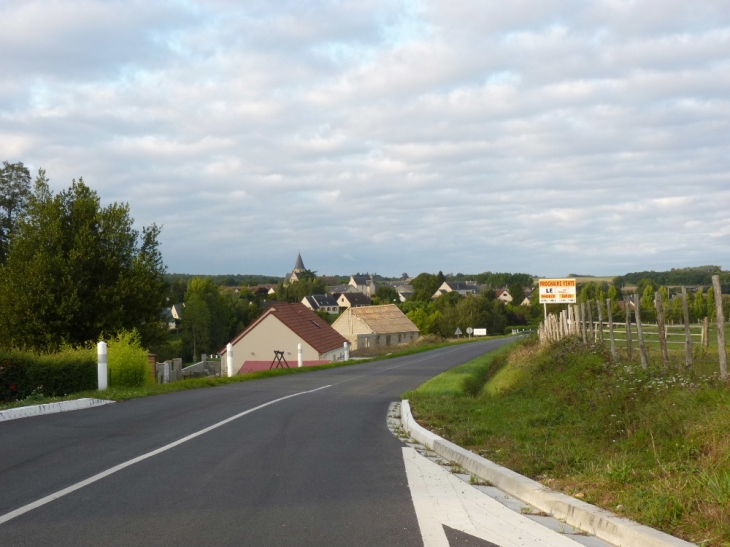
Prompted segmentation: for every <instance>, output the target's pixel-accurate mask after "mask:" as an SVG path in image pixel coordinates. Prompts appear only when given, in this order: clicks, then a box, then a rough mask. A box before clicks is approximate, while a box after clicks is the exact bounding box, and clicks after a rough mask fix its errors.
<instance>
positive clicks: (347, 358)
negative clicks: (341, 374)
mask: <svg viewBox="0 0 730 547" xmlns="http://www.w3.org/2000/svg"><path fill="white" fill-rule="evenodd" d="M349 360H350V344H348V343H347V342H345V361H349Z"/></svg>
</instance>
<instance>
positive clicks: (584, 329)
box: [580, 302, 588, 344]
mask: <svg viewBox="0 0 730 547" xmlns="http://www.w3.org/2000/svg"><path fill="white" fill-rule="evenodd" d="M580 324H581V329H580V332H581V334H582V335H583V343H584V344H585V343H586V342H588V324H587V323H586V303H585V302H581V303H580Z"/></svg>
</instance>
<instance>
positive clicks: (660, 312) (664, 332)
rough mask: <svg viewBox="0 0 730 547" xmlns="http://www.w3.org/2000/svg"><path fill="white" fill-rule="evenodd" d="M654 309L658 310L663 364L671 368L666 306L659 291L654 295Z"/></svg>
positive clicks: (657, 316) (657, 322) (658, 327)
mask: <svg viewBox="0 0 730 547" xmlns="http://www.w3.org/2000/svg"><path fill="white" fill-rule="evenodd" d="M654 307H655V308H656V324H657V329H658V330H659V350H660V351H661V353H662V364H663V365H664V366H665V367H668V366H669V352H668V351H667V330H666V325H665V323H664V304H663V303H662V293H660V292H659V291H657V292H655V293H654Z"/></svg>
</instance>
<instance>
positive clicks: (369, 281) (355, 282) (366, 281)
mask: <svg viewBox="0 0 730 547" xmlns="http://www.w3.org/2000/svg"><path fill="white" fill-rule="evenodd" d="M349 284H350V285H351V286H353V287H355V288H356V289H357V290H358V291H359V292H361V293H363V294H365V295H367V296H370V297H372V296H373V295H375V276H374V275H373V274H366V275H351V276H350V283H349Z"/></svg>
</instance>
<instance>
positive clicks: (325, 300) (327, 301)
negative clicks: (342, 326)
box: [304, 294, 339, 310]
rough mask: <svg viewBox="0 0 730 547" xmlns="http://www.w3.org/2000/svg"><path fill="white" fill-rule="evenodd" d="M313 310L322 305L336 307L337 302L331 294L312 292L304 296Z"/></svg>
mask: <svg viewBox="0 0 730 547" xmlns="http://www.w3.org/2000/svg"><path fill="white" fill-rule="evenodd" d="M304 298H305V299H306V301H307V302H309V305H310V306H311V307H312V309H313V310H318V309H319V308H323V307H337V306H339V304H338V303H337V300H335V298H334V297H333V296H332V295H331V294H313V295H311V296H305V297H304Z"/></svg>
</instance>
